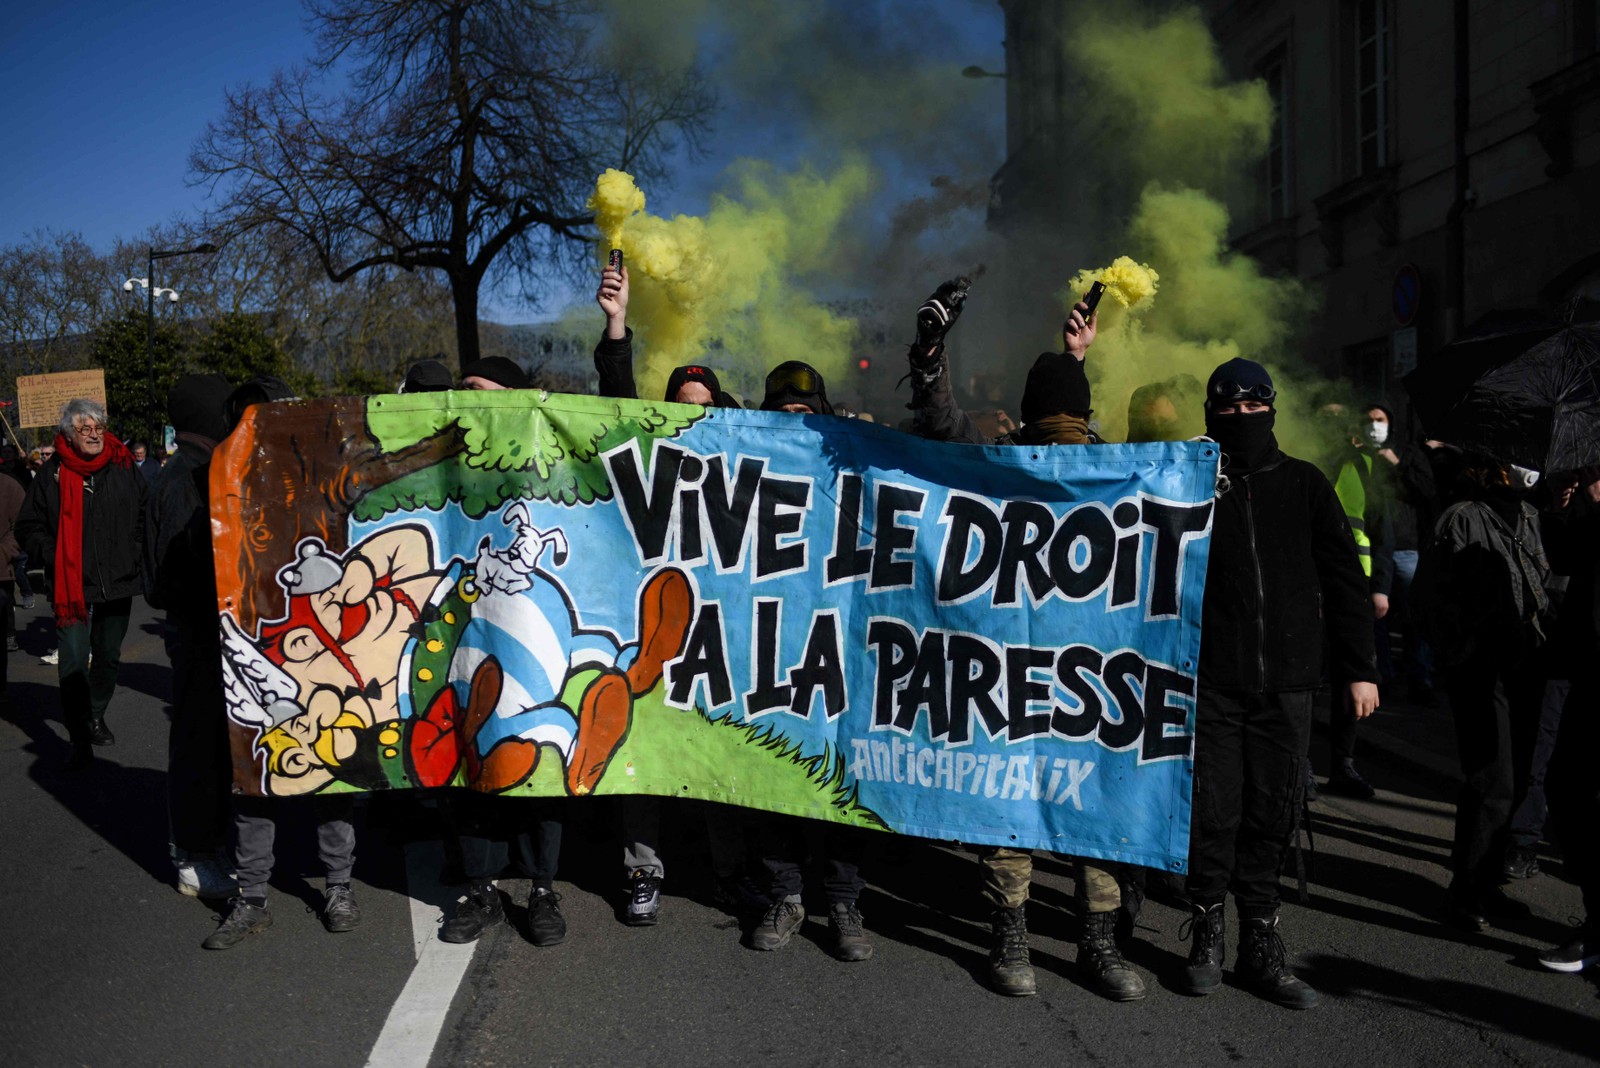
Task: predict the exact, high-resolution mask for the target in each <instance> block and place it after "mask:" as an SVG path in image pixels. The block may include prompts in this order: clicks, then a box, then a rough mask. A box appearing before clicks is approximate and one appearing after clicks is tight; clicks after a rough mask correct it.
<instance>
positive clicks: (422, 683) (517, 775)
mask: <svg viewBox="0 0 1600 1068" xmlns="http://www.w3.org/2000/svg"><path fill="white" fill-rule="evenodd" d="M502 518H503V521H504V522H505V523H506V525H508V526H511V527H513V528H514V529H515V534H514V535H513V537H512V540H511V542H510V544H509V545H507V546H506V547H505V548H504V549H502V550H498V551H497V550H495V549H494V548H493V547H492V544H491V541H490V539H488V538H485V539H484V540H483V542H482V544H481V545H480V546H479V549H478V556H477V559H476V561H475V562H474V566H473V569H472V571H471V573H461V574H460V575H459V577H458V578H457V579H456V581H454V582H451V583H446V584H444V585H442V586H441V587H440V590H439V593H438V595H436V598H435V605H436V611H433V612H429V613H427V614H428V617H429V618H430V619H432V620H436V621H437V622H430V623H428V624H426V625H425V626H424V627H423V635H422V637H421V639H420V641H419V642H418V644H417V645H416V646H414V647H413V648H412V650H411V654H410V656H409V659H408V663H407V665H406V666H405V668H404V670H405V671H406V672H408V677H410V678H412V679H413V680H414V681H413V683H412V686H411V690H410V696H411V699H412V700H414V701H415V702H416V704H417V707H422V708H426V710H427V711H426V712H425V713H424V714H423V715H422V716H421V717H419V718H418V722H417V723H416V725H415V727H414V729H413V731H412V734H411V739H410V744H409V748H410V751H411V759H412V763H413V766H414V767H415V768H416V770H417V773H418V776H419V778H420V779H422V780H424V781H430V780H431V781H441V780H443V781H448V779H449V777H450V776H451V775H453V774H454V772H455V770H456V767H457V762H458V761H460V762H463V763H464V764H465V768H466V778H467V781H468V783H469V784H470V785H473V786H475V787H476V788H478V789H480V790H486V791H501V790H507V789H510V788H511V787H513V786H516V785H518V784H519V783H522V782H524V781H526V780H527V778H528V776H529V775H531V774H532V773H533V770H534V768H535V767H536V766H537V765H538V761H539V759H540V751H541V746H550V747H551V748H552V749H553V750H554V751H555V752H556V754H558V755H559V756H560V758H561V760H562V763H563V778H564V781H565V783H566V788H567V791H568V792H569V793H570V794H572V795H574V796H581V795H583V794H587V793H589V792H590V791H591V790H593V789H594V787H595V785H596V784H597V783H598V782H599V781H600V778H601V777H602V776H603V775H604V774H605V770H606V766H607V764H608V763H609V761H610V760H611V757H612V755H613V754H614V753H615V752H616V751H617V749H618V747H619V746H621V744H622V742H623V739H624V738H625V737H626V735H627V732H628V728H629V726H630V725H631V723H632V720H633V701H634V698H636V697H639V696H642V695H643V694H646V693H648V692H650V690H652V689H654V688H655V686H656V684H657V683H658V682H660V680H661V675H662V671H663V669H664V666H665V664H666V663H667V662H668V661H669V660H671V659H672V658H674V657H676V656H677V655H678V653H679V651H680V650H681V648H682V646H683V642H684V639H685V637H686V636H687V634H688V630H689V624H690V620H691V616H692V614H693V595H692V593H691V591H690V586H689V580H688V578H687V577H686V576H685V575H684V574H683V572H682V571H680V570H678V569H677V568H663V569H661V570H659V571H657V572H655V573H654V574H653V575H651V576H650V578H649V579H648V580H647V581H646V582H645V584H644V587H643V589H641V591H640V594H639V611H638V617H637V625H638V635H639V637H638V641H636V642H633V643H630V644H628V645H620V643H619V642H618V639H617V637H616V635H615V634H613V633H612V632H611V631H608V630H602V629H598V628H586V627H584V626H583V625H582V623H581V622H580V619H579V616H578V612H577V609H576V608H575V607H574V605H573V602H572V598H571V596H570V595H569V594H568V592H567V590H566V587H565V586H564V585H563V584H562V583H561V581H560V580H559V579H558V578H557V577H556V576H555V575H554V574H552V573H551V572H549V571H547V570H545V569H544V568H542V567H541V566H540V559H541V557H542V556H543V555H544V552H545V550H546V549H547V548H549V549H551V550H552V551H551V554H550V555H551V560H552V563H553V564H554V565H555V566H556V567H561V566H562V565H564V564H565V563H566V562H567V558H568V555H569V546H568V544H567V539H566V536H565V534H563V533H562V531H560V530H559V529H553V530H550V531H541V530H539V529H538V528H536V527H534V526H533V524H532V523H531V522H530V520H529V516H528V511H527V508H526V507H525V506H524V505H522V504H520V503H518V504H513V505H512V506H511V507H510V508H508V509H507V510H506V512H505V514H504V516H503V517H502Z"/></svg>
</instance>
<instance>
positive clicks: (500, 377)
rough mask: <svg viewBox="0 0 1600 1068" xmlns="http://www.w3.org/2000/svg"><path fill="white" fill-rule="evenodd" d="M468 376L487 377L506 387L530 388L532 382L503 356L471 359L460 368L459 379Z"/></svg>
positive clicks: (520, 369)
mask: <svg viewBox="0 0 1600 1068" xmlns="http://www.w3.org/2000/svg"><path fill="white" fill-rule="evenodd" d="M469 378H487V379H488V380H489V381H491V382H496V383H499V384H500V385H502V386H504V387H506V388H507V389H532V388H533V382H532V381H531V380H530V379H529V378H528V372H526V371H524V370H523V369H522V368H521V367H519V366H518V365H517V364H516V363H515V362H514V361H512V360H510V359H507V358H506V357H504V356H485V357H483V358H482V359H479V360H473V361H472V362H471V363H469V364H467V365H466V366H465V367H463V368H461V380H462V381H463V382H465V381H466V380H467V379H469Z"/></svg>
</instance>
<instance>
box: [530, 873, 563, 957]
mask: <svg viewBox="0 0 1600 1068" xmlns="http://www.w3.org/2000/svg"><path fill="white" fill-rule="evenodd" d="M528 931H529V933H531V934H532V935H533V944H534V945H536V946H559V945H560V944H561V943H562V942H564V941H565V940H566V937H567V918H566V917H565V916H563V915H561V895H560V894H558V893H556V892H555V891H554V890H546V889H545V888H544V887H542V886H536V887H534V889H533V893H531V894H529V895H528Z"/></svg>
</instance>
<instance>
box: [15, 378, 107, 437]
mask: <svg viewBox="0 0 1600 1068" xmlns="http://www.w3.org/2000/svg"><path fill="white" fill-rule="evenodd" d="M79 397H84V398H87V399H89V400H93V401H99V402H100V404H101V405H102V406H103V405H104V404H105V403H106V373H105V372H104V371H103V370H100V369H98V368H96V369H94V370H91V371H61V372H58V373H56V374H49V375H18V376H17V426H18V428H20V429H23V430H26V429H28V428H30V427H40V426H55V425H56V424H57V423H59V422H60V421H61V408H62V406H63V405H65V404H66V403H67V402H68V401H70V400H77V399H78V398H79Z"/></svg>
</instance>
